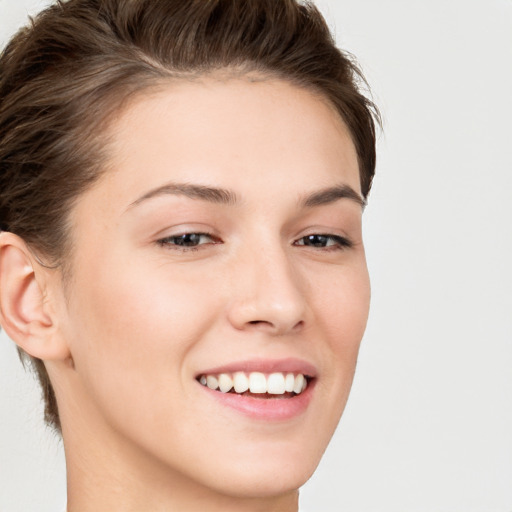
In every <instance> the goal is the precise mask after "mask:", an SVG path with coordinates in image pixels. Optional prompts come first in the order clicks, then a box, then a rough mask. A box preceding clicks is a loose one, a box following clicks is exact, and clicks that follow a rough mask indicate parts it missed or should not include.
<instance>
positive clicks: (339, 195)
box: [300, 185, 366, 208]
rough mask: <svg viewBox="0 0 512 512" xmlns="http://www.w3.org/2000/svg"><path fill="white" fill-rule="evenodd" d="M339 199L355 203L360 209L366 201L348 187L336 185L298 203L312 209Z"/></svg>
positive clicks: (308, 196)
mask: <svg viewBox="0 0 512 512" xmlns="http://www.w3.org/2000/svg"><path fill="white" fill-rule="evenodd" d="M339 199H350V200H351V201H355V202H356V203H357V204H358V205H359V206H361V208H364V207H365V206H366V200H365V199H364V198H363V197H362V196H361V195H360V194H358V193H357V192H356V191H355V190H354V189H353V188H352V187H350V186H348V185H336V186H334V187H327V188H324V189H323V190H320V191H318V192H314V193H313V194H310V195H307V196H306V197H304V198H302V200H301V201H300V204H301V206H303V207H305V208H312V207H315V206H323V205H327V204H331V203H334V202H336V201H338V200H339Z"/></svg>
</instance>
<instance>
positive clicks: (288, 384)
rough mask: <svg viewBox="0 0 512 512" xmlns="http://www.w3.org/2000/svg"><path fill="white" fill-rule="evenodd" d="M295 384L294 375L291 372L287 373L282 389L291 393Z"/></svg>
mask: <svg viewBox="0 0 512 512" xmlns="http://www.w3.org/2000/svg"><path fill="white" fill-rule="evenodd" d="M294 386H295V375H293V373H287V374H286V378H285V380H284V390H285V391H286V392H287V393H291V392H292V391H293V388H294Z"/></svg>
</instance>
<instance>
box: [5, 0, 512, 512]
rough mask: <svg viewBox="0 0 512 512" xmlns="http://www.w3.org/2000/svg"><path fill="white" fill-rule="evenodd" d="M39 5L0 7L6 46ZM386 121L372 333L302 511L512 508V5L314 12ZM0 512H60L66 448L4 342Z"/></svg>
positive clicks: (504, 511) (334, 3)
mask: <svg viewBox="0 0 512 512" xmlns="http://www.w3.org/2000/svg"><path fill="white" fill-rule="evenodd" d="M44 3H45V2H42V1H35V0H0V43H1V44H3V43H5V42H6V40H7V38H8V37H9V36H10V34H12V33H13V31H14V30H15V29H16V28H17V27H18V26H19V25H20V24H21V23H23V22H24V20H25V19H26V14H27V12H34V11H36V10H37V9H38V8H40V6H41V5H43V4H44ZM318 5H319V6H320V7H321V9H322V11H323V12H324V13H325V15H326V16H327V18H328V20H329V22H330V24H331V26H332V27H333V29H334V30H335V31H336V34H337V40H338V43H339V44H340V45H341V46H342V47H343V48H345V49H348V50H350V51H351V52H353V53H354V54H356V55H357V57H358V59H359V61H360V63H361V65H362V67H363V69H364V71H365V73H366V75H367V77H368V79H369V81H370V83H371V84H372V87H373V92H374V96H375V100H376V101H377V103H378V104H379V105H380V107H381V109H382V112H383V115H384V121H385V134H384V135H383V136H381V138H380V142H379V163H378V171H377V178H376V181H375V185H374V190H373V192H372V194H371V197H370V205H369V207H368V209H367V211H366V213H365V217H366V243H367V250H368V260H369V266H370V272H371V275H372V280H373V303H372V312H371V318H370V323H369V327H368V331H367V334H366V336H365V340H364V343H363V347H362V351H361V356H360V361H359V366H358V373H357V376H356V381H355V383H354V388H353V392H352V396H351V399H350V401H349V405H348V408H347V410H346V413H345V416H344V418H343V420H342V424H341V426H340V428H339V429H338V432H337V434H336V436H335V438H334V440H333V442H332V443H331V446H330V447H329V449H328V451H327V453H326V456H325V458H324V460H323V462H322V464H321V465H320V468H319V470H318V472H317V473H316V475H315V476H314V477H313V479H312V480H311V481H310V482H309V483H308V484H307V485H306V486H305V488H304V489H303V491H302V498H301V502H302V508H303V509H304V510H305V511H307V512H317V511H319V512H512V299H511V294H512V271H511V261H512V228H511V222H512V127H511V121H510V120H511V117H512V0H430V1H426V0H424V1H420V0H321V1H318ZM0 489H1V491H0V511H2V512H32V511H34V512H58V511H59V510H63V508H64V503H65V497H64V494H65V479H64V463H63V456H62V447H61V445H60V444H59V442H57V441H56V440H55V439H54V438H53V437H52V435H49V434H48V433H47V432H46V431H45V429H44V428H43V426H42V421H41V408H40V405H39V395H38V391H37V388H36V386H35V385H34V383H33V381H32V380H31V377H30V376H28V375H25V374H24V373H23V371H22V370H21V368H20V365H19V363H18V361H17V358H16V354H15V350H14V347H13V344H12V343H11V342H10V341H9V340H8V339H7V338H6V337H5V335H1V337H0Z"/></svg>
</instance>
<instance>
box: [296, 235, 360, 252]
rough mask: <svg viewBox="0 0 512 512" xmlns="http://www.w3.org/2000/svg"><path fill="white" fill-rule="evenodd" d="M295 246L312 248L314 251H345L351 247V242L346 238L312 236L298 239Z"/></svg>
mask: <svg viewBox="0 0 512 512" xmlns="http://www.w3.org/2000/svg"><path fill="white" fill-rule="evenodd" d="M295 245H303V246H306V247H313V248H315V249H329V250H336V249H345V248H350V247H352V242H351V241H350V240H348V239H347V238H344V237H342V236H338V235H323V234H314V235H307V236H303V237H302V238H299V240H297V241H296V242H295Z"/></svg>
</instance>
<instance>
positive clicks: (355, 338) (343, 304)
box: [317, 263, 370, 403]
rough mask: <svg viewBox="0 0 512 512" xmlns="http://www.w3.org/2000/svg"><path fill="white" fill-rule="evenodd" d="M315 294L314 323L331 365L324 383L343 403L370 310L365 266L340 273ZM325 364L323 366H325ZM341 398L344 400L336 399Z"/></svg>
mask: <svg viewBox="0 0 512 512" xmlns="http://www.w3.org/2000/svg"><path fill="white" fill-rule="evenodd" d="M325 289H326V290H328V291H327V292H325V293H319V294H318V304H319V306H318V308H317V311H318V312H319V313H318V315H317V321H318V325H319V328H320V330H321V331H322V332H323V333H324V336H325V340H326V341H327V343H328V345H329V349H330V350H329V352H328V353H329V354H330V357H331V358H332V360H331V364H326V365H325V368H327V369H328V375H326V377H327V378H326V381H327V382H329V383H332V382H335V384H334V385H333V386H332V388H331V389H334V390H336V392H335V395H336V399H340V400H341V402H340V403H344V400H345V399H346V397H348V393H349V391H350V386H351V384H352V379H353V376H354V371H355V367H356V362H357V356H358V353H359V346H360V342H361V339H362V337H363V334H364V331H365V328H366V323H367V320H368V312H369V307H370V282H369V277H368V271H367V268H366V265H365V264H363V263H362V264H361V265H358V266H356V267H352V268H351V270H350V271H347V272H342V273H340V274H339V275H338V276H337V277H336V278H334V279H330V280H329V282H328V283H326V285H325ZM326 363H327V362H326ZM340 395H343V397H344V398H340Z"/></svg>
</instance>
